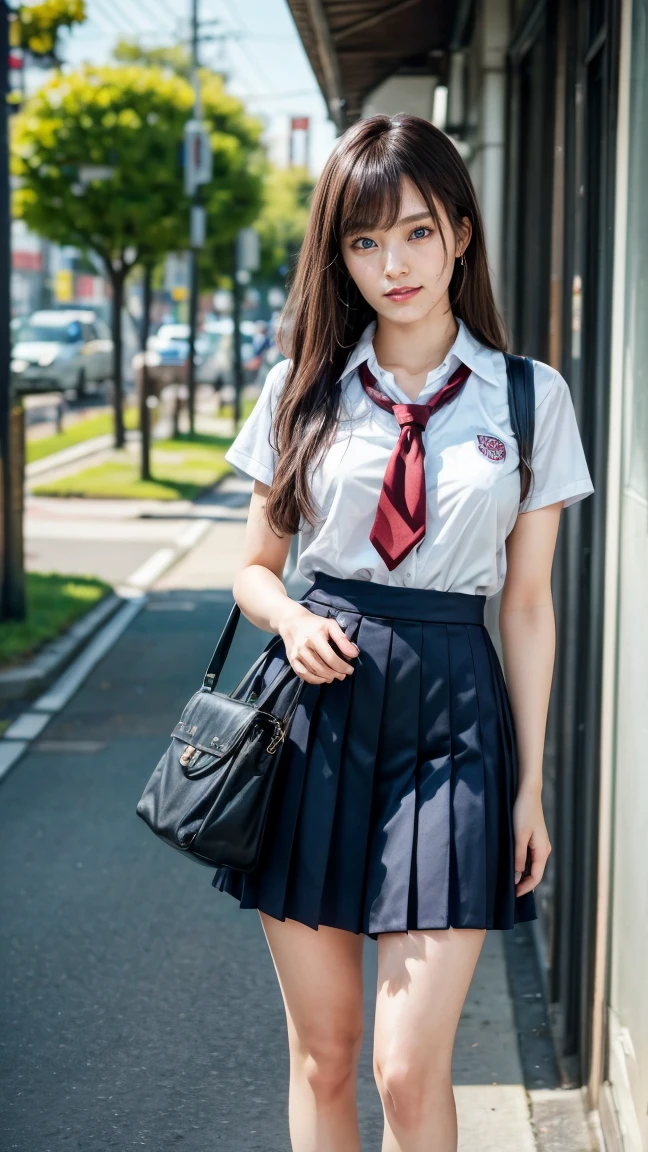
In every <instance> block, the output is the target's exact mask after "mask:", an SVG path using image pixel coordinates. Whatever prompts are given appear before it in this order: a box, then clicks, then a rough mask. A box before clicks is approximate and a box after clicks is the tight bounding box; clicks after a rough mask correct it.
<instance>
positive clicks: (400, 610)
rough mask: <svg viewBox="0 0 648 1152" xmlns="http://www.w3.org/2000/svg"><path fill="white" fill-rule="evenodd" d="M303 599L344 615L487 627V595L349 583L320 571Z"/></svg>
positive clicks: (372, 582)
mask: <svg viewBox="0 0 648 1152" xmlns="http://www.w3.org/2000/svg"><path fill="white" fill-rule="evenodd" d="M300 600H302V601H309V600H310V601H313V602H314V603H316V604H326V605H328V606H329V607H331V608H335V609H336V610H338V611H342V612H357V613H358V614H359V615H361V616H378V617H386V618H389V619H393V620H420V621H429V622H430V623H437V624H481V625H483V623H484V605H485V603H486V596H484V595H474V596H472V595H469V594H467V593H465V592H438V591H436V590H435V589H426V588H395V587H393V586H392V585H388V584H377V583H375V582H374V581H372V580H348V579H343V578H342V577H340V576H329V575H328V574H327V573H325V572H316V573H315V578H314V580H313V583H312V584H311V586H310V588H308V589H307V591H306V592H305V593H304V594H303V596H301V597H300Z"/></svg>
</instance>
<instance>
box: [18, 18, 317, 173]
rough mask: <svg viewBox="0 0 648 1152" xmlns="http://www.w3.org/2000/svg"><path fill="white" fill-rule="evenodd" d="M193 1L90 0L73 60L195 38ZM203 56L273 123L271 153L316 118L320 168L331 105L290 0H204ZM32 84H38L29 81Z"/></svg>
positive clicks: (66, 36)
mask: <svg viewBox="0 0 648 1152" xmlns="http://www.w3.org/2000/svg"><path fill="white" fill-rule="evenodd" d="M190 8H191V3H190V0H86V9H87V12H88V19H87V21H86V23H85V24H84V25H82V26H81V27H78V28H75V29H73V30H72V31H70V32H69V33H63V34H62V35H61V47H62V52H61V55H62V57H63V58H64V59H65V60H66V61H67V62H68V63H69V64H70V65H72V66H77V65H79V64H81V63H82V62H84V61H88V62H91V63H96V64H100V63H105V62H106V61H108V60H109V59H110V54H111V50H112V47H113V45H114V43H115V42H116V41H117V40H119V39H122V38H129V39H133V38H136V39H138V40H140V42H141V43H142V44H144V45H145V46H146V47H155V46H159V45H162V44H171V43H177V41H178V39H180V38H188V35H189V19H190ZM199 19H200V22H201V32H202V35H203V36H204V37H205V38H207V37H210V36H211V37H215V39H211V40H209V39H205V41H204V42H203V43H202V45H201V49H200V52H201V59H202V62H204V63H205V64H212V65H213V66H214V67H217V68H218V70H219V71H221V70H222V71H224V72H225V73H226V74H227V76H228V88H229V90H230V91H231V92H232V93H233V94H235V95H237V96H239V97H240V98H241V99H242V100H243V101H244V102H245V104H246V105H247V107H248V108H249V110H250V112H251V113H253V114H254V115H256V116H258V117H259V118H261V119H262V120H263V121H264V122H265V124H266V134H267V138H268V141H269V144H270V149H271V155H272V156H273V158H275V159H279V158H280V156H281V155H282V154H283V153H285V151H286V147H285V142H286V137H287V124H288V120H289V118H290V117H291V116H308V117H310V121H311V141H310V156H309V160H310V167H311V170H312V171H313V173H314V174H318V173H319V172H320V171H321V168H322V166H323V164H324V162H325V160H326V157H327V156H328V154H329V152H330V150H331V148H332V146H333V143H334V141H335V130H334V128H333V125H332V124H331V122H330V121H329V120H328V117H327V112H326V105H325V103H324V100H323V98H322V95H321V93H320V90H319V88H318V86H317V82H316V80H315V78H314V76H313V73H312V71H311V68H310V65H309V63H308V59H307V57H306V54H305V53H304V50H303V48H302V46H301V41H300V39H299V37H298V35H297V31H296V29H295V25H294V23H293V20H292V16H291V14H290V9H289V8H288V4H287V3H286V0H199ZM30 87H31V85H30Z"/></svg>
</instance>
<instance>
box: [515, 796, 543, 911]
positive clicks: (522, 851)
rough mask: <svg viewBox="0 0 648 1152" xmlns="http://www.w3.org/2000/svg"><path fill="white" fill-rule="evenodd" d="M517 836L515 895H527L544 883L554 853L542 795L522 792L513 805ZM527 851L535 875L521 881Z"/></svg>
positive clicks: (532, 874)
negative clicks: (550, 856)
mask: <svg viewBox="0 0 648 1152" xmlns="http://www.w3.org/2000/svg"><path fill="white" fill-rule="evenodd" d="M513 830H514V833H515V895H516V897H517V896H523V895H524V894H525V892H531V891H532V890H533V889H534V888H535V887H536V885H537V884H539V883H540V881H541V879H542V875H543V873H544V870H545V865H546V863H547V860H548V858H549V853H550V852H551V844H550V843H549V835H548V833H547V826H546V824H545V821H544V814H543V811H542V800H541V798H540V795H539V793H531V792H525V791H524V790H523V789H520V790H519V791H518V794H517V797H516V800H515V803H514V805H513ZM527 849H528V851H529V855H530V857H531V872H530V874H529V875H528V876H525V877H524V878H523V879H521V876H522V873H523V872H524V869H525V867H526V861H527Z"/></svg>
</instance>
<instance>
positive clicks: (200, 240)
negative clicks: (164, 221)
mask: <svg viewBox="0 0 648 1152" xmlns="http://www.w3.org/2000/svg"><path fill="white" fill-rule="evenodd" d="M206 232H207V213H206V212H205V209H204V208H203V207H202V205H201V204H192V205H191V221H190V239H189V243H190V245H191V247H192V248H204V246H205V235H206Z"/></svg>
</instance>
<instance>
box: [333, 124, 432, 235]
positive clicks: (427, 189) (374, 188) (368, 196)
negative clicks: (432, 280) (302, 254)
mask: <svg viewBox="0 0 648 1152" xmlns="http://www.w3.org/2000/svg"><path fill="white" fill-rule="evenodd" d="M390 143H391V141H390ZM385 144H386V140H385V138H384V137H383V138H382V139H380V140H378V141H374V148H372V149H367V151H366V152H365V153H364V154H363V155H362V156H360V157H359V158H358V159H357V160H356V163H355V164H354V166H353V168H352V169H351V172H350V174H349V176H348V178H347V180H346V183H345V186H344V192H343V195H342V197H341V203H340V226H339V236H340V238H342V237H345V236H351V235H354V234H356V233H361V232H372V231H377V230H384V231H386V230H388V229H389V228H393V227H394V225H395V224H397V223H398V219H399V217H400V214H401V203H402V196H403V179H404V178H406V177H407V178H408V179H409V180H411V182H412V184H414V186H415V187H416V188H417V190H418V191H419V192H420V194H421V197H422V199H423V201H424V202H425V205H426V207H427V208H428V210H429V212H430V215H431V217H432V219H433V221H434V224H435V225H436V227H437V228H440V219H439V212H438V207H437V203H436V193H435V191H434V189H433V188H432V186H431V184H430V183H429V181H427V180H425V179H421V174H420V173H419V172H418V171H417V170H416V169H415V168H412V166H411V165H410V164H409V163H408V162H407V159H408V158H407V156H402V157H399V156H398V149H394V148H389V147H385ZM444 248H445V241H444Z"/></svg>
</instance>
